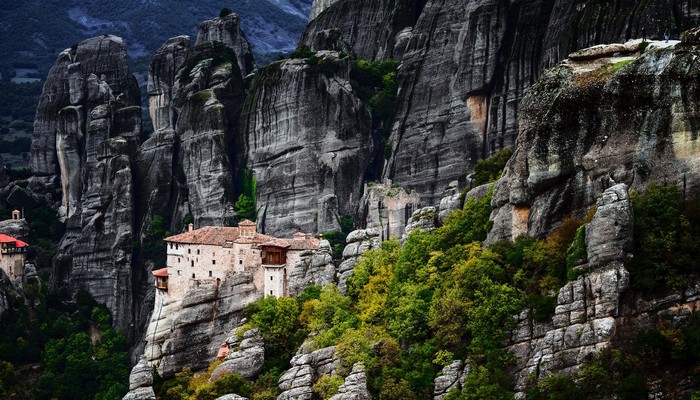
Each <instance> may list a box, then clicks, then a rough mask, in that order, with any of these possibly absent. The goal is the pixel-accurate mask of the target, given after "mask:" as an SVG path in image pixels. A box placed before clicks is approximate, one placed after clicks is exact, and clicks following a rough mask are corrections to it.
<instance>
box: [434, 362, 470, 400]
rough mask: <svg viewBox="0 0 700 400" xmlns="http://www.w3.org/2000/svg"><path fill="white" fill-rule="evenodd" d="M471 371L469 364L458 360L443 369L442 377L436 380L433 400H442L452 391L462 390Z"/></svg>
mask: <svg viewBox="0 0 700 400" xmlns="http://www.w3.org/2000/svg"><path fill="white" fill-rule="evenodd" d="M470 370H471V367H470V366H469V362H468V361H467V363H464V362H463V361H462V360H456V361H454V362H452V364H450V365H447V366H445V367H444V368H443V369H442V375H440V376H438V377H437V378H435V389H434V390H433V400H442V399H443V398H445V397H446V396H447V395H448V394H449V393H450V391H451V390H452V389H456V390H462V386H463V385H464V381H465V380H466V379H467V375H469V372H470Z"/></svg>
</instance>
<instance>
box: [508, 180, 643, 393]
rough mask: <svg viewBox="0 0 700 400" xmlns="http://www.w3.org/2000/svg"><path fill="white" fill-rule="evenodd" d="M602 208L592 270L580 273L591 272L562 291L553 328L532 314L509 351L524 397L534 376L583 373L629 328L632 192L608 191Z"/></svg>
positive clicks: (594, 229)
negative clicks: (624, 304)
mask: <svg viewBox="0 0 700 400" xmlns="http://www.w3.org/2000/svg"><path fill="white" fill-rule="evenodd" d="M598 206H599V208H598V210H597V212H596V214H595V216H594V217H593V220H592V221H591V223H590V224H588V225H587V226H586V250H587V253H588V258H589V264H588V265H585V266H583V267H579V269H580V270H582V271H590V272H588V273H586V274H584V275H583V276H580V277H579V278H578V279H577V280H576V281H574V282H569V283H568V284H566V285H565V286H564V287H563V288H561V289H560V290H559V295H558V297H557V307H556V309H555V312H554V316H553V317H552V319H551V322H545V323H538V322H535V321H533V320H532V316H531V315H530V313H529V311H525V312H523V313H521V314H520V316H519V317H518V328H517V329H516V330H515V331H514V332H513V336H512V343H513V344H512V346H511V347H510V348H509V349H510V351H512V352H513V354H514V355H515V357H516V359H517V367H516V368H515V370H516V371H515V377H516V385H515V388H516V391H518V392H523V391H525V389H526V386H527V380H528V379H529V378H528V376H530V375H531V374H535V375H536V376H546V375H548V374H550V373H570V372H573V371H575V370H577V369H578V367H579V366H580V365H581V364H582V363H583V362H584V361H585V360H587V359H589V358H590V356H591V355H592V354H595V353H597V352H599V351H600V350H602V349H604V348H607V347H610V345H611V344H612V340H613V337H614V335H615V333H616V329H617V326H618V325H619V324H622V323H624V322H622V321H624V319H621V317H623V315H622V313H621V297H622V294H623V292H625V291H626V290H627V289H628V288H629V273H628V272H627V270H626V269H625V267H624V264H623V263H622V262H621V261H623V260H625V258H626V256H625V255H626V251H627V250H629V247H630V244H631V240H632V239H631V237H627V236H625V235H626V234H628V233H630V232H631V231H632V228H633V226H634V220H633V218H632V215H631V211H630V202H629V197H628V193H627V186H625V185H623V184H621V185H616V186H613V187H612V188H610V189H608V190H606V191H605V193H604V194H603V196H602V197H601V199H600V201H599V202H598ZM603 237H610V241H605V240H601V239H602V238H603Z"/></svg>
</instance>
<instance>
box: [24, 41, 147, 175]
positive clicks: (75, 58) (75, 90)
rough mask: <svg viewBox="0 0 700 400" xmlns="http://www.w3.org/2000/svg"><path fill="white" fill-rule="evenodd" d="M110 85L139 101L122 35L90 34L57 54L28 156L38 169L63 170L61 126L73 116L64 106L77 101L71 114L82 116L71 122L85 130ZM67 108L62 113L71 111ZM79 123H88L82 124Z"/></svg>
mask: <svg viewBox="0 0 700 400" xmlns="http://www.w3.org/2000/svg"><path fill="white" fill-rule="evenodd" d="M93 75H94V76H93ZM107 88H109V89H110V90H111V92H112V93H113V94H114V96H115V97H117V96H118V97H119V100H120V101H121V103H123V104H125V105H127V106H129V105H138V104H139V102H140V94H139V88H138V84H137V82H136V79H135V78H134V76H133V75H132V74H131V72H130V71H129V66H128V64H127V60H126V45H125V44H124V42H123V41H122V39H121V38H119V37H116V36H101V37H97V38H92V39H88V40H86V41H84V42H82V43H80V44H79V45H77V46H74V47H72V48H70V49H66V50H64V51H63V52H61V54H59V56H58V60H57V61H56V63H55V64H54V66H53V67H52V68H51V71H50V72H49V76H48V77H47V79H46V82H45V83H44V90H43V93H42V96H41V97H40V99H39V106H38V108H37V113H36V118H35V120H34V132H33V134H32V147H31V154H30V158H29V165H30V168H31V170H32V172H33V173H34V174H37V175H48V176H57V175H59V174H60V168H59V160H58V152H57V149H58V147H57V140H59V136H58V131H59V130H61V128H62V126H63V127H65V125H66V123H70V121H71V119H70V118H71V115H64V116H62V115H60V114H61V111H62V110H64V109H65V108H66V107H69V106H76V107H77V109H76V112H77V114H78V115H75V114H74V115H73V116H74V117H80V120H75V119H74V120H72V121H73V122H74V123H76V124H78V126H77V128H82V130H83V131H84V130H85V128H86V127H87V125H88V124H87V123H86V122H87V121H86V119H88V115H89V112H90V110H91V109H92V108H94V107H95V106H96V105H99V104H102V103H104V102H105V101H107V100H109V99H108V98H106V97H105V96H108V93H107V92H104V90H106V89H107ZM101 91H102V92H101ZM69 110H70V108H69V109H67V110H66V111H64V112H63V113H65V114H70V112H69ZM81 123H82V124H83V125H84V126H82V127H81V125H80V124H81ZM73 128H76V127H75V126H74V127H73ZM85 133H87V132H83V134H85Z"/></svg>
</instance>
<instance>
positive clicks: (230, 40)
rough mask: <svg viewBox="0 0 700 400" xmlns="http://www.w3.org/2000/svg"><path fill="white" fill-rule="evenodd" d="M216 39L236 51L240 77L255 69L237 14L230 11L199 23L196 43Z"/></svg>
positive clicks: (250, 47)
mask: <svg viewBox="0 0 700 400" xmlns="http://www.w3.org/2000/svg"><path fill="white" fill-rule="evenodd" d="M217 41H218V42H222V43H223V44H224V45H225V46H226V47H228V48H230V49H232V50H233V51H235V52H236V58H237V60H238V68H239V70H240V72H241V74H242V77H244V76H246V75H248V74H249V73H251V72H253V71H254V70H255V68H256V66H255V60H254V59H253V48H252V46H251V45H250V43H249V42H248V39H247V38H246V36H245V34H244V33H243V31H242V30H241V21H240V17H239V16H238V14H235V13H231V14H229V15H227V16H225V17H219V18H215V19H213V20H209V21H204V22H202V23H201V24H200V25H199V28H198V29H197V42H196V44H201V43H205V42H217Z"/></svg>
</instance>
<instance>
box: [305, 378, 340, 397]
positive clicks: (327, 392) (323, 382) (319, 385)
mask: <svg viewBox="0 0 700 400" xmlns="http://www.w3.org/2000/svg"><path fill="white" fill-rule="evenodd" d="M343 383H344V381H343V378H341V377H340V376H338V375H334V376H330V375H323V376H322V377H321V378H319V380H318V381H316V383H315V384H314V386H313V390H314V393H316V394H317V395H319V396H321V398H322V399H323V400H327V399H330V398H331V397H333V396H334V395H335V394H337V393H338V388H339V387H340V385H342V384H343Z"/></svg>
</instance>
